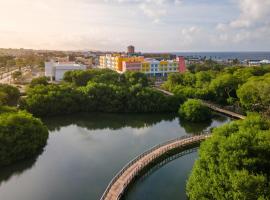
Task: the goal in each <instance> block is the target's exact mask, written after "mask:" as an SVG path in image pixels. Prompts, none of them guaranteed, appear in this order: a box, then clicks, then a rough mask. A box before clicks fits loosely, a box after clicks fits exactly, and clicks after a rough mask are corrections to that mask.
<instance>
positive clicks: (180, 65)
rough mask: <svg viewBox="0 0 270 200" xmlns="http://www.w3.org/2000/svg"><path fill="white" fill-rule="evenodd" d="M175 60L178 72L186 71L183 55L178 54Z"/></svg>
mask: <svg viewBox="0 0 270 200" xmlns="http://www.w3.org/2000/svg"><path fill="white" fill-rule="evenodd" d="M177 61H178V62H179V72H180V73H184V72H186V71H187V67H186V61H185V58H184V57H183V56H179V57H177Z"/></svg>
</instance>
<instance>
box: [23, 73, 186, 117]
mask: <svg viewBox="0 0 270 200" xmlns="http://www.w3.org/2000/svg"><path fill="white" fill-rule="evenodd" d="M65 80H66V81H67V83H63V84H60V85H47V86H46V85H37V86H36V87H33V88H29V90H28V91H27V97H26V98H25V99H24V100H22V101H21V108H23V109H26V110H27V111H29V112H31V113H33V114H34V115H37V116H49V115H62V114H70V113H76V112H82V111H83V112H176V111H177V109H178V107H179V104H180V103H181V101H182V99H181V98H180V97H178V96H174V97H169V96H166V95H164V94H162V93H161V92H159V91H156V90H154V89H152V88H149V87H147V85H148V81H147V78H146V76H145V75H144V74H142V73H138V72H128V73H125V74H122V75H121V74H118V73H116V72H113V71H111V70H100V69H98V70H89V71H72V72H67V73H66V74H65ZM86 82H87V83H86ZM85 84H86V85H85Z"/></svg>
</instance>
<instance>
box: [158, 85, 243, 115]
mask: <svg viewBox="0 0 270 200" xmlns="http://www.w3.org/2000/svg"><path fill="white" fill-rule="evenodd" d="M155 89H156V90H158V91H160V92H162V93H164V94H166V95H168V96H173V95H174V94H173V93H171V92H168V91H166V90H163V89H160V88H157V87H155ZM201 101H202V102H203V104H204V105H205V106H207V107H208V108H210V109H211V110H214V111H216V112H219V113H222V114H225V115H227V116H229V117H233V118H237V119H245V118H246V116H244V115H241V114H238V113H235V112H232V111H230V110H227V109H224V108H221V107H220V106H218V105H215V104H213V103H211V102H207V101H204V100H201Z"/></svg>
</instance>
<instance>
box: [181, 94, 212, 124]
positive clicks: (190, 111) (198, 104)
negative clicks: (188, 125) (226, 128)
mask: <svg viewBox="0 0 270 200" xmlns="http://www.w3.org/2000/svg"><path fill="white" fill-rule="evenodd" d="M179 114H180V116H181V117H182V118H184V119H185V120H188V121H191V122H202V121H207V120H209V119H211V111H210V110H209V108H207V107H206V106H205V105H203V103H202V101H200V100H195V99H189V100H187V101H186V102H185V103H184V104H183V105H182V106H181V107H180V109H179Z"/></svg>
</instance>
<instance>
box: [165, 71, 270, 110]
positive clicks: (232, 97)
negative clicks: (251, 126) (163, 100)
mask: <svg viewBox="0 0 270 200" xmlns="http://www.w3.org/2000/svg"><path fill="white" fill-rule="evenodd" d="M269 74H270V66H260V67H227V68H224V69H220V70H208V71H207V70H206V71H198V72H196V73H191V72H186V73H183V74H171V75H169V77H168V80H167V81H166V82H165V83H164V84H163V86H162V87H163V88H164V89H165V90H168V91H171V92H173V93H174V94H177V95H179V96H182V98H183V99H187V98H198V99H203V100H210V101H212V102H216V103H218V104H222V105H229V106H233V107H235V108H237V109H238V110H241V108H240V107H239V106H241V107H242V108H244V109H246V110H247V111H259V112H265V111H267V112H268V114H269V109H268V108H269V107H270V101H269V99H270V93H269Z"/></svg>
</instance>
